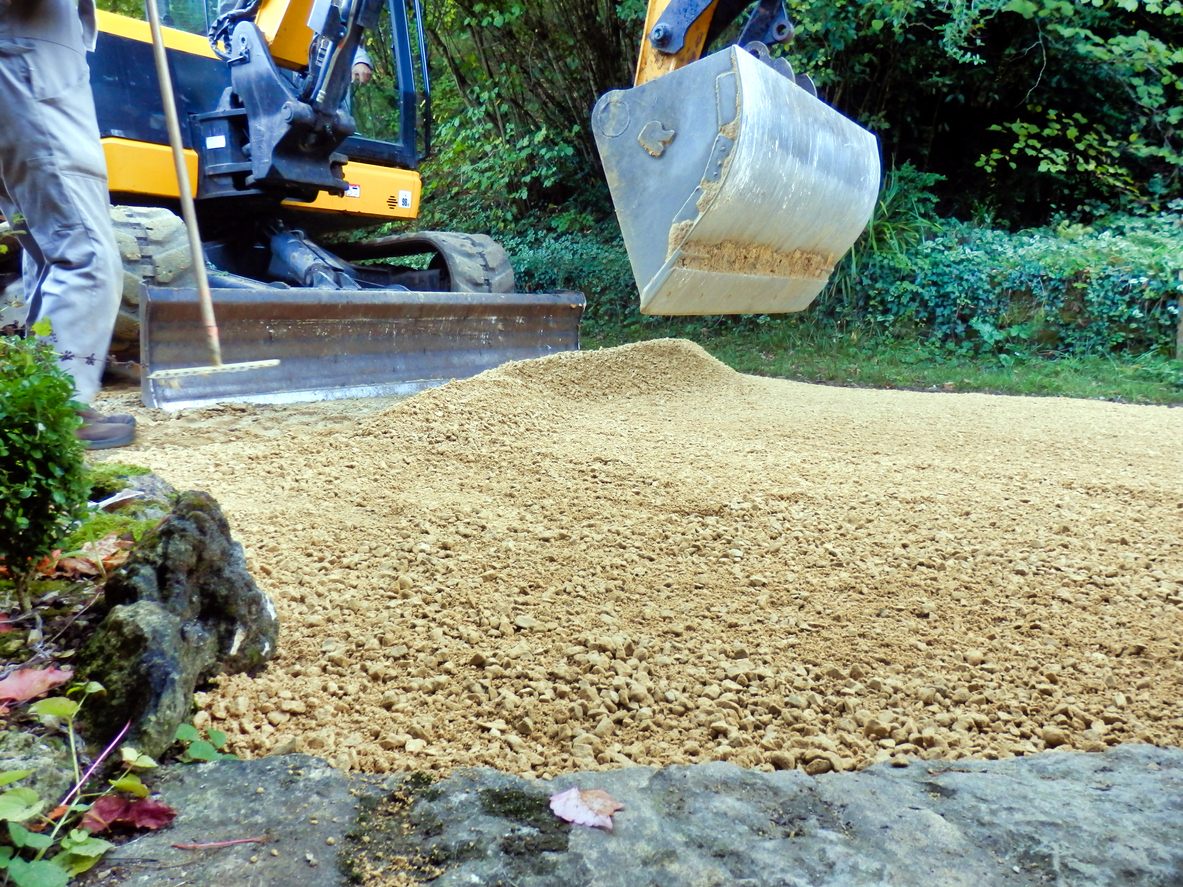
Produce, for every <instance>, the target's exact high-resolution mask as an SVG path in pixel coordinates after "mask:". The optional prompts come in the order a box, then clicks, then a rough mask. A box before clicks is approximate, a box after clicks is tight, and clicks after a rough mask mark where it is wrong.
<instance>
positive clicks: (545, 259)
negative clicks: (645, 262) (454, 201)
mask: <svg viewBox="0 0 1183 887" xmlns="http://www.w3.org/2000/svg"><path fill="white" fill-rule="evenodd" d="M502 245H503V246H504V247H505V249H506V252H508V253H509V256H510V260H511V261H512V262H513V267H514V275H515V281H516V287H517V288H518V289H520V290H523V291H527V292H558V291H560V290H579V291H580V292H582V293H583V294H584V296H585V297H586V298H587V310H586V312H585V313H584V319H583V324H584V327H585V328H587V327H589V326H592V327H594V326H596V325H597V324H602V323H618V322H620V321H621V320H624V319H629V318H633V317H635V316H636V313H637V307H636V304H637V287H636V284H635V283H634V282H633V275H632V269H631V267H630V266H629V262H628V256H627V254H626V253H625V251H624V242H623V241H622V240H621V239H620V233H619V231H618V230H616V229H615V226H609V225H603V226H599V227H598V228H597V229H595V230H594V231H591V232H587V231H572V232H566V233H559V232H553V233H552V232H546V233H544V234H543V235H542V236H516V237H515V236H508V237H505V238H504V239H503V240H502Z"/></svg>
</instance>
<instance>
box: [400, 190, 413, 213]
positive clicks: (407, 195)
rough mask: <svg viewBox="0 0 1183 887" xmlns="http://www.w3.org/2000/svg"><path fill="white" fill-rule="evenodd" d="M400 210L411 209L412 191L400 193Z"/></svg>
mask: <svg viewBox="0 0 1183 887" xmlns="http://www.w3.org/2000/svg"><path fill="white" fill-rule="evenodd" d="M398 208H399V209H410V208H411V192H410V191H399V192H398Z"/></svg>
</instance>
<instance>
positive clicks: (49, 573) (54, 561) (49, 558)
mask: <svg viewBox="0 0 1183 887" xmlns="http://www.w3.org/2000/svg"><path fill="white" fill-rule="evenodd" d="M61 556H62V550H61V549H60V548H55V549H54V550H53V551H52V552H51V553H50V554H47V555H46V556H45V557H43V558H42V559H41V563H39V564H37V566H36V570H37V572H38V573H40V574H41V575H42V576H46V577H48V578H50V579H52V578H53V577H54V576H56V575H57V566H58V561H59V560H60V559H61Z"/></svg>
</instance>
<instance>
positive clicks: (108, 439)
mask: <svg viewBox="0 0 1183 887" xmlns="http://www.w3.org/2000/svg"><path fill="white" fill-rule="evenodd" d="M74 436H75V437H77V438H78V439H79V440H80V441H82V442H83V443H84V444H86V448H87V449H88V450H107V449H110V448H111V447H126V446H129V445H130V444H133V443H135V440H136V429H135V426H133V425H124V424H123V423H122V422H87V423H85V424H83V425H80V426H79V427H78V429H77V430H76V431H75V432H74Z"/></svg>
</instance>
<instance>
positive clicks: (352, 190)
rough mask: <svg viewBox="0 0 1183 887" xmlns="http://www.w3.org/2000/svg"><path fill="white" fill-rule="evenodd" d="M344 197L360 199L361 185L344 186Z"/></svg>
mask: <svg viewBox="0 0 1183 887" xmlns="http://www.w3.org/2000/svg"><path fill="white" fill-rule="evenodd" d="M345 196H346V197H361V185H349V184H347V185H346V186H345Z"/></svg>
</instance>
